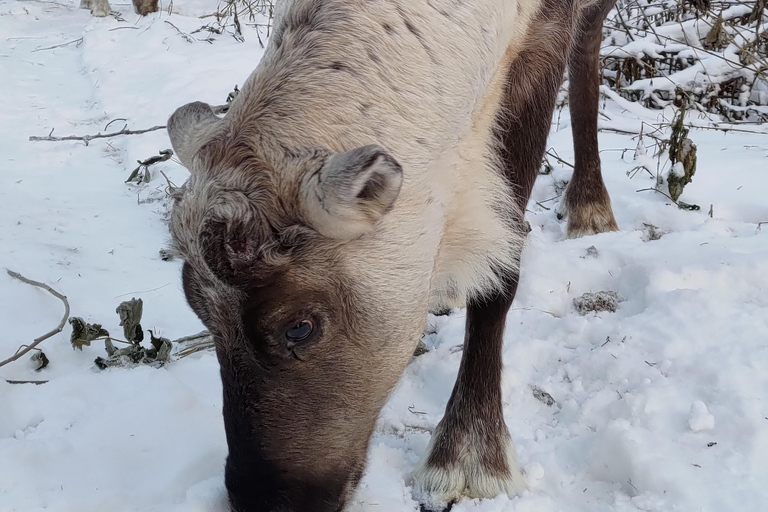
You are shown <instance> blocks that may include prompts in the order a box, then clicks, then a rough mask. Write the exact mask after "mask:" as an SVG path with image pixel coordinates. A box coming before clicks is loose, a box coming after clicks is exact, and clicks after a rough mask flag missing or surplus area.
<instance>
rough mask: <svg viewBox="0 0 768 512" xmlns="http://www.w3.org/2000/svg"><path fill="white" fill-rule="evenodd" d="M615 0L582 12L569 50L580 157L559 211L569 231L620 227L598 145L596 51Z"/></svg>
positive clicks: (580, 233) (597, 1) (602, 0)
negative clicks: (602, 167) (601, 165)
mask: <svg viewBox="0 0 768 512" xmlns="http://www.w3.org/2000/svg"><path fill="white" fill-rule="evenodd" d="M614 3H615V0H595V1H593V2H591V3H589V4H587V5H583V6H582V7H581V9H580V10H579V13H578V20H577V24H576V31H575V40H574V44H573V47H572V50H571V53H570V56H569V66H568V74H569V78H570V87H569V102H568V104H569V106H570V109H571V126H572V131H573V144H574V147H575V148H576V152H575V153H576V162H575V165H574V172H573V178H572V179H571V182H570V183H569V185H568V188H567V189H566V191H565V194H564V197H563V202H562V205H561V207H560V210H561V212H562V213H563V214H564V215H566V216H567V217H568V237H569V238H578V237H581V236H585V235H593V234H596V233H602V232H604V231H618V229H619V228H618V226H617V225H616V220H615V219H614V217H613V211H612V210H611V200H610V198H609V197H608V191H607V190H606V188H605V185H604V184H603V178H602V175H601V173H600V153H599V150H598V145H597V108H598V99H599V90H600V82H599V80H600V73H599V70H598V58H597V55H598V52H599V50H600V43H601V42H602V40H603V37H602V36H603V33H602V28H603V20H604V19H605V17H606V16H607V15H608V12H609V11H610V10H611V8H612V7H613V4H614Z"/></svg>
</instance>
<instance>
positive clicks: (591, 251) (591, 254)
mask: <svg viewBox="0 0 768 512" xmlns="http://www.w3.org/2000/svg"><path fill="white" fill-rule="evenodd" d="M598 256H600V253H599V252H597V247H595V246H594V245H590V246H589V247H587V252H586V253H585V254H584V256H582V258H597V257H598Z"/></svg>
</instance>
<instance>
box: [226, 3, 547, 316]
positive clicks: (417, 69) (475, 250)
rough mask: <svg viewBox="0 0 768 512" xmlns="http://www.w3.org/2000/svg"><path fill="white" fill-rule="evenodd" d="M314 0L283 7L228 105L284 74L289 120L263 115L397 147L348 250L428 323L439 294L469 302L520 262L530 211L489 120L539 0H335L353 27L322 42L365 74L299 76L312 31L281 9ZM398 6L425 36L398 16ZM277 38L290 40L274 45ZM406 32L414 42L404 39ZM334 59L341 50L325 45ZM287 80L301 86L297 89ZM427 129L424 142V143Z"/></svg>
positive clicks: (345, 141) (356, 265)
mask: <svg viewBox="0 0 768 512" xmlns="http://www.w3.org/2000/svg"><path fill="white" fill-rule="evenodd" d="M307 2H311V0H292V1H291V2H290V6H286V5H284V6H282V8H281V12H280V15H279V17H278V19H277V21H276V23H275V27H276V32H275V34H276V35H278V34H279V37H275V38H273V39H272V43H271V46H270V48H269V49H268V51H267V53H266V55H265V57H264V59H263V60H262V62H261V63H260V65H259V67H258V68H257V69H256V70H255V71H254V73H253V74H252V75H251V77H250V78H249V80H248V82H247V83H246V84H245V86H244V87H243V92H242V93H241V94H240V95H239V96H238V98H237V99H236V100H235V104H233V106H232V110H231V111H230V114H229V115H228V116H230V115H238V112H239V111H241V110H242V111H245V110H246V109H249V108H252V106H253V101H249V98H250V99H251V100H253V98H255V97H257V96H259V94H260V92H262V91H269V90H270V89H272V88H275V87H277V82H278V81H280V82H281V83H280V91H281V92H280V94H281V95H283V96H282V97H283V99H286V101H287V97H290V101H291V103H292V105H293V108H292V114H293V115H292V119H291V120H290V121H289V120H286V119H285V118H284V117H282V118H280V119H279V120H278V121H277V123H275V124H272V123H271V122H270V121H269V120H265V121H264V125H262V128H263V129H264V130H265V131H267V132H269V133H273V134H275V135H277V137H278V138H281V139H283V140H291V141H292V142H294V143H295V144H297V145H303V146H308V147H312V146H315V147H329V148H331V149H334V150H337V151H339V150H348V149H351V148H354V147H356V146H362V145H365V144H370V143H375V144H380V145H382V146H383V147H385V148H386V149H387V150H389V151H390V152H391V153H392V154H393V155H394V156H395V158H396V159H397V160H398V161H399V162H400V163H401V164H402V166H403V169H404V177H405V179H404V183H403V187H402V189H401V191H400V196H399V197H398V199H397V201H396V203H395V207H394V208H393V209H392V211H391V212H390V213H388V214H387V215H386V216H385V217H384V218H383V219H382V220H381V221H380V222H379V224H378V225H377V227H376V231H375V233H374V234H372V235H371V236H366V237H363V238H361V239H359V240H357V241H353V242H350V243H349V244H348V245H347V246H346V247H345V248H344V255H345V259H347V260H348V261H349V262H350V264H349V268H350V269H351V271H352V272H355V271H356V270H357V271H359V272H360V274H361V279H363V280H364V281H368V282H370V287H371V288H372V289H399V290H400V291H401V293H407V294H408V295H410V297H408V298H407V299H405V298H404V299H405V300H404V302H405V303H409V304H413V306H415V307H411V308H409V309H411V310H413V311H414V313H413V314H414V315H416V316H417V317H418V318H419V321H420V322H421V321H422V317H421V315H422V313H421V312H422V311H425V310H426V309H427V308H428V307H429V306H430V305H431V307H438V306H440V305H447V306H456V305H463V304H464V303H465V301H466V299H467V297H468V296H471V295H477V294H483V293H485V292H487V291H489V290H490V289H493V288H494V287H496V286H497V285H498V272H497V271H498V270H507V271H508V270H510V269H513V268H514V267H515V266H516V264H517V256H518V255H519V250H520V246H521V241H522V236H521V234H520V233H517V232H515V231H513V230H511V229H510V228H509V225H508V223H507V222H508V218H509V217H516V218H522V212H519V211H516V208H515V207H514V205H513V203H512V200H511V199H512V198H511V197H510V194H509V188H508V185H507V184H505V183H504V180H503V178H502V177H501V176H500V174H499V172H498V166H497V164H496V162H494V161H493V151H492V143H491V130H492V128H493V122H494V119H495V115H496V113H497V112H498V108H499V102H500V95H501V85H502V79H503V74H504V72H506V69H507V66H508V64H509V62H510V61H511V60H512V58H514V56H515V55H516V51H517V49H518V48H519V47H520V45H521V41H522V38H523V35H524V33H525V30H526V28H527V25H528V22H529V20H530V18H531V16H532V15H533V13H534V12H535V10H536V8H537V7H538V0H481V1H473V2H465V3H457V2H455V1H453V0H433V1H432V2H412V1H409V0H400V1H395V2H386V3H377V4H370V5H367V6H366V7H365V9H367V10H365V11H364V9H363V7H361V6H360V5H358V4H357V3H356V2H346V3H343V2H337V3H334V7H335V8H338V9H339V10H340V11H341V12H343V13H344V15H345V16H349V19H347V20H345V23H349V24H352V25H353V26H354V27H355V30H354V31H351V30H348V29H344V30H339V31H338V32H335V31H333V30H325V31H323V35H322V37H323V38H324V39H323V43H324V44H325V45H327V46H328V47H329V48H344V51H343V52H341V53H340V55H342V56H343V59H344V62H345V63H349V66H350V67H352V68H353V69H354V70H355V71H356V72H357V73H358V75H357V76H356V77H347V76H346V75H344V74H339V75H340V76H339V77H338V79H335V80H334V81H332V82H331V81H323V82H321V83H316V82H317V81H316V80H312V79H306V80H302V79H301V78H300V77H297V76H296V75H295V73H297V72H298V73H299V74H301V71H299V66H298V65H292V62H293V61H298V60H300V59H301V53H300V51H299V50H300V49H302V48H303V46H302V44H303V43H302V42H301V41H294V40H293V39H292V34H291V32H290V30H289V28H286V27H287V24H286V23H285V20H286V19H288V18H289V17H290V16H291V13H292V12H297V11H298V10H299V9H301V7H302V5H303V4H306V3H307ZM518 3H520V8H519V10H518ZM326 4H327V2H326ZM342 4H346V5H342ZM398 11H399V12H401V13H404V14H405V16H407V17H408V19H409V20H410V21H411V22H412V23H413V25H414V26H416V28H417V29H418V30H419V32H420V33H421V34H422V36H423V39H424V41H425V42H426V45H427V46H428V48H429V49H427V50H425V48H423V47H422V45H421V44H420V42H419V40H418V38H417V37H414V36H413V35H411V34H409V33H407V31H405V30H404V29H403V28H402V25H403V24H402V21H400V19H399V15H398ZM438 11H444V12H448V13H449V14H450V16H444V15H441V14H438ZM332 22H333V20H330V21H329V23H332ZM382 23H390V24H391V25H392V26H397V27H398V30H399V32H400V33H399V34H398V35H397V36H396V37H398V38H402V39H398V41H399V42H398V45H392V44H391V43H390V42H389V39H388V38H389V37H395V36H388V35H386V34H384V31H383V30H382ZM278 39H282V41H281V46H280V48H275V46H276V45H275V44H274V42H275V41H276V40H278ZM404 39H405V40H409V42H407V43H406V44H402V40H404ZM361 41H367V42H373V44H374V45H375V47H376V48H375V49H376V55H377V57H378V59H379V60H380V63H373V62H369V60H368V57H366V48H364V45H362V44H361ZM301 51H303V50H301ZM425 53H426V54H427V55H425ZM333 58H340V57H338V56H337V55H336V54H334V55H329V60H331V59H333ZM286 69H289V70H290V71H291V75H290V76H289V77H288V78H286V77H287V76H288V75H287V73H286V72H285V71H284V70H286ZM306 74H308V75H309V74H315V75H316V71H315V70H312V69H307V71H306ZM402 77H407V80H403V79H402ZM291 81H295V83H300V84H301V90H300V91H299V89H298V88H297V89H296V92H295V93H294V92H293V90H292V87H291ZM392 84H394V85H395V87H393V86H392ZM362 104H368V105H369V106H370V108H369V110H368V111H367V112H366V113H364V114H362V113H361V112H360V111H359V110H358V105H362ZM328 105H333V106H334V108H333V109H332V110H329V109H328ZM425 134H428V139H427V141H426V143H424V144H419V143H417V139H420V138H421V139H424V137H425ZM289 179H295V177H290V178H289ZM371 269H377V272H371ZM419 287H421V290H418V288H419ZM415 298H418V302H419V303H418V304H414V299H415ZM401 303H403V302H401ZM401 314H402V313H401Z"/></svg>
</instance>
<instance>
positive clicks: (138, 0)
mask: <svg viewBox="0 0 768 512" xmlns="http://www.w3.org/2000/svg"><path fill="white" fill-rule="evenodd" d="M158 1H159V0H133V9H134V10H135V11H136V14H140V15H142V16H146V15H147V14H149V13H151V12H157V4H158ZM80 8H81V9H89V10H90V11H91V15H93V16H96V17H99V18H103V17H104V16H109V13H110V12H112V7H111V6H110V5H109V0H80Z"/></svg>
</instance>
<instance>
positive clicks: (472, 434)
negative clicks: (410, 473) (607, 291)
mask: <svg viewBox="0 0 768 512" xmlns="http://www.w3.org/2000/svg"><path fill="white" fill-rule="evenodd" d="M571 20H572V17H571V7H570V6H569V5H567V2H562V1H559V0H552V1H548V2H546V3H545V5H544V6H543V8H542V15H540V16H539V19H538V20H537V22H536V23H534V24H533V27H532V29H531V30H532V33H531V34H529V36H528V38H527V40H528V41H530V43H529V44H528V45H527V46H526V47H524V48H523V49H522V51H521V52H520V54H519V55H518V57H517V58H516V59H515V61H514V62H513V63H512V65H511V67H510V69H509V72H508V75H507V84H506V90H505V99H504V105H503V107H502V111H501V112H500V113H499V118H498V128H497V133H496V135H497V137H498V138H499V141H500V142H501V144H500V149H499V151H500V156H501V157H502V161H503V163H504V168H503V172H504V174H505V176H506V177H507V179H508V182H509V183H510V186H512V187H514V189H513V190H511V191H510V193H513V194H515V197H516V198H517V199H518V205H519V206H520V209H521V210H524V209H525V206H526V204H527V202H528V198H529V197H530V194H531V189H532V188H533V183H534V181H535V180H536V176H537V174H538V171H539V168H540V166H541V158H542V156H543V154H544V150H545V148H546V141H547V135H548V134H549V127H550V123H551V119H552V111H553V110H554V104H555V99H556V96H557V90H558V87H559V85H560V83H561V81H562V77H563V71H564V69H565V56H566V55H567V50H568V45H569V42H570V37H571ZM542 34H548V35H549V36H550V37H549V38H547V39H543V38H542ZM510 222H511V223H515V224H517V225H515V226H513V229H520V230H521V231H524V227H523V226H522V225H521V223H522V219H510ZM518 276H519V274H518V273H517V272H515V273H512V274H510V275H508V276H505V278H504V283H505V285H504V287H503V289H502V290H501V291H499V292H497V293H495V294H493V295H492V296H489V297H485V298H482V299H477V300H471V301H470V302H469V304H468V305H467V325H466V332H465V338H464V352H463V357H462V360H461V367H460V369H459V375H458V378H457V380H456V384H455V386H454V389H453V393H452V395H451V398H450V400H449V401H448V405H447V407H446V411H445V416H444V417H443V419H442V420H441V422H440V424H439V425H438V426H437V428H436V429H435V432H434V434H433V436H432V442H431V445H430V449H429V454H428V455H427V457H426V458H425V460H424V461H423V462H422V465H421V466H420V467H419V469H418V470H417V473H416V484H417V488H418V489H419V490H420V491H421V492H422V493H423V494H424V495H426V496H423V498H424V499H425V501H432V508H433V509H439V508H441V507H443V506H445V504H446V503H448V502H451V501H453V500H456V499H458V498H460V497H461V496H468V497H479V498H490V497H494V496H496V495H498V494H499V493H504V492H506V493H507V494H509V495H514V494H516V493H518V492H519V491H521V490H522V489H524V488H525V483H524V481H523V478H522V474H521V473H520V470H519V468H518V465H517V460H516V455H515V449H514V444H513V443H512V439H511V437H510V435H509V432H508V430H507V427H506V425H505V423H504V417H503V412H502V401H501V371H502V359H501V353H502V345H503V334H504V326H505V321H506V316H507V311H508V310H509V307H510V306H511V304H512V300H513V299H514V296H515V292H516V291H517V283H518Z"/></svg>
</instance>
